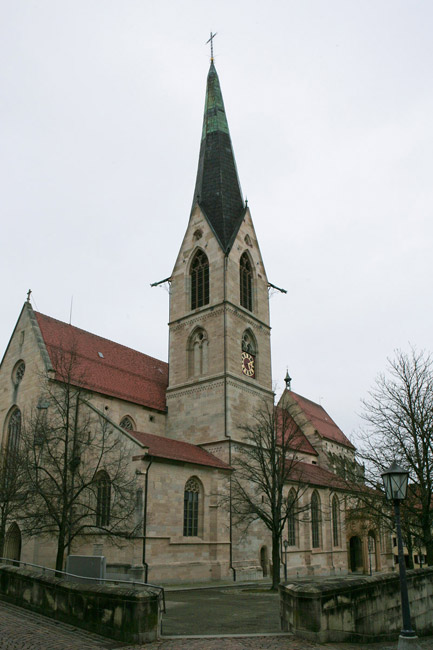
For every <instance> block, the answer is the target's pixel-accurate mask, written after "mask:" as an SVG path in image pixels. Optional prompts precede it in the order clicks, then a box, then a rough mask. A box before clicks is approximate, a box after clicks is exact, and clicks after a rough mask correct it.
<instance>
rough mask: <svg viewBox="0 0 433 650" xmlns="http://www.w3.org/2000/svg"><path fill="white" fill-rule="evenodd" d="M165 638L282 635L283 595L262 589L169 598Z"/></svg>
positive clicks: (193, 592) (188, 593)
mask: <svg viewBox="0 0 433 650" xmlns="http://www.w3.org/2000/svg"><path fill="white" fill-rule="evenodd" d="M165 602H166V609H167V613H166V614H165V615H164V616H163V620H162V633H163V635H170V636H171V635H176V636H177V635H190V634H194V635H196V634H258V633H260V634H263V633H269V632H270V633H272V632H274V633H276V632H280V631H281V630H280V616H279V595H278V593H275V592H271V591H269V590H268V589H266V588H265V587H261V588H258V589H254V588H248V587H244V588H240V589H230V588H224V587H223V588H221V589H197V590H193V589H189V590H188V591H169V592H166V595H165Z"/></svg>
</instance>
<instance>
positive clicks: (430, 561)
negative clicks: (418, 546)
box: [425, 539, 433, 566]
mask: <svg viewBox="0 0 433 650" xmlns="http://www.w3.org/2000/svg"><path fill="white" fill-rule="evenodd" d="M425 550H426V555H427V565H428V566H433V540H432V539H431V540H430V541H428V542H426V545H425Z"/></svg>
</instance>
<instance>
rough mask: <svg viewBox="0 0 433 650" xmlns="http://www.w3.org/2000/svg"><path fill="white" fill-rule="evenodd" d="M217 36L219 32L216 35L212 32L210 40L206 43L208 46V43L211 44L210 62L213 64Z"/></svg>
mask: <svg viewBox="0 0 433 650" xmlns="http://www.w3.org/2000/svg"><path fill="white" fill-rule="evenodd" d="M216 35H217V32H215V34H212V32H211V33H210V39H209V40H208V41H206V45H207V44H208V43H210V61H211V63H213V39H214V38H215V36H216Z"/></svg>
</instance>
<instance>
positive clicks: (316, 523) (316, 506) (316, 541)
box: [311, 492, 321, 548]
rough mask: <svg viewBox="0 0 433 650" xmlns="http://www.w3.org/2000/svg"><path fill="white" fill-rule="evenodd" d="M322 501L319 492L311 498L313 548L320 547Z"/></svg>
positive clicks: (314, 493)
mask: <svg viewBox="0 0 433 650" xmlns="http://www.w3.org/2000/svg"><path fill="white" fill-rule="evenodd" d="M320 522H321V516H320V499H319V495H318V494H317V492H313V495H312V497H311V537H312V540H311V541H312V546H313V548H319V547H320Z"/></svg>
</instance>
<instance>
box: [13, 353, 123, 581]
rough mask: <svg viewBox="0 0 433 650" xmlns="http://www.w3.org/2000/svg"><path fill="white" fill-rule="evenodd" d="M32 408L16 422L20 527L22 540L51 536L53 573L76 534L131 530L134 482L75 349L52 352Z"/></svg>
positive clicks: (110, 536) (114, 534)
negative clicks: (50, 369)
mask: <svg viewBox="0 0 433 650" xmlns="http://www.w3.org/2000/svg"><path fill="white" fill-rule="evenodd" d="M54 366H55V373H56V374H55V379H52V378H50V377H45V378H44V381H43V383H42V385H43V386H44V394H43V396H42V398H41V399H40V400H39V404H38V408H36V409H34V411H33V413H32V414H31V415H30V416H29V418H28V419H27V420H26V421H25V422H24V426H23V433H22V441H21V449H22V453H23V455H24V456H25V459H26V473H25V484H26V490H27V493H28V495H29V496H28V498H27V499H26V504H25V508H24V509H23V512H22V515H21V518H20V522H21V524H22V526H23V531H24V533H25V534H27V535H30V536H32V535H43V536H47V537H55V539H56V541H57V554H56V569H57V570H62V568H63V562H64V555H65V550H66V549H68V552H70V549H71V544H72V542H73V540H74V539H76V538H77V537H78V536H80V535H83V534H90V535H92V534H93V535H96V534H105V535H107V538H108V539H111V540H112V539H113V538H116V537H125V536H129V535H131V534H132V532H133V523H132V522H133V512H134V507H135V503H134V492H135V478H134V476H133V475H132V473H131V471H130V455H129V452H128V450H127V447H126V445H125V439H124V435H123V434H122V433H121V432H120V431H118V430H115V429H114V428H113V427H112V425H111V424H110V423H109V422H108V421H107V419H106V418H105V417H104V414H103V413H100V412H98V411H97V409H95V407H93V406H92V404H91V402H90V401H89V397H88V393H87V392H86V391H85V390H84V389H83V388H82V387H81V386H82V385H83V383H84V382H83V377H81V378H80V376H79V361H78V357H77V355H76V354H75V352H74V351H73V352H64V351H59V352H58V354H57V355H56V358H55V363H54Z"/></svg>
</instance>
